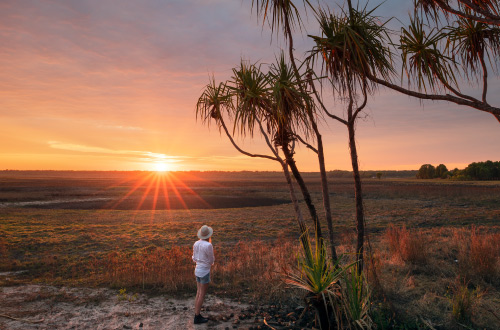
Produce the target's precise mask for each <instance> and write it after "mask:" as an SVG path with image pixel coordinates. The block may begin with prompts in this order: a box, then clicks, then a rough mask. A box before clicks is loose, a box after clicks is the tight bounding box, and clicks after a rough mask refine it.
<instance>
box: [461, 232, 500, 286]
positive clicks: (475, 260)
mask: <svg viewBox="0 0 500 330" xmlns="http://www.w3.org/2000/svg"><path fill="white" fill-rule="evenodd" d="M485 231H486V230H485V228H482V229H481V228H477V227H475V226H472V228H471V229H470V230H469V229H467V230H464V229H457V230H455V233H454V241H455V245H456V249H457V250H458V264H459V269H460V273H461V274H462V275H463V276H465V277H468V278H472V279H483V280H487V281H493V280H498V276H499V275H500V274H499V273H500V272H499V259H500V233H488V232H485Z"/></svg>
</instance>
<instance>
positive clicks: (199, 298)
mask: <svg viewBox="0 0 500 330" xmlns="http://www.w3.org/2000/svg"><path fill="white" fill-rule="evenodd" d="M207 289H208V283H206V284H201V283H198V291H197V293H196V302H195V306H194V313H195V315H199V314H200V312H201V306H202V305H203V300H204V299H205V294H206V293H207Z"/></svg>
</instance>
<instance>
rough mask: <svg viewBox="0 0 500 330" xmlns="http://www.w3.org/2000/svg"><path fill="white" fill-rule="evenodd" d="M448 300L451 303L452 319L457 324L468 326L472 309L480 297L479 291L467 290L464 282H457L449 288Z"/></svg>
mask: <svg viewBox="0 0 500 330" xmlns="http://www.w3.org/2000/svg"><path fill="white" fill-rule="evenodd" d="M450 291H451V292H449V293H448V299H449V300H450V303H451V308H452V310H451V314H452V316H453V319H455V321H457V322H459V323H465V324H470V323H471V321H472V316H473V308H474V306H475V305H476V304H477V303H478V302H479V300H480V299H481V297H482V293H481V291H480V290H479V289H478V288H476V289H469V286H468V283H466V282H465V281H457V282H456V283H455V284H453V285H452V286H451V288H450Z"/></svg>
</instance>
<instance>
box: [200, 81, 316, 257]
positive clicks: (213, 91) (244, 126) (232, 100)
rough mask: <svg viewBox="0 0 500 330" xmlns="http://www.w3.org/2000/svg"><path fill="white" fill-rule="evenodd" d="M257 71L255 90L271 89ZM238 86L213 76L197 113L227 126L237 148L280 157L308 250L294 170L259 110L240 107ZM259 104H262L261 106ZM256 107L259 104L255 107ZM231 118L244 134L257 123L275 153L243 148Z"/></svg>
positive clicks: (207, 120) (208, 121)
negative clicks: (293, 174)
mask: <svg viewBox="0 0 500 330" xmlns="http://www.w3.org/2000/svg"><path fill="white" fill-rule="evenodd" d="M255 73H256V74H257V78H258V79H257V80H258V81H257V82H258V83H257V84H256V85H254V86H253V87H254V91H257V90H259V89H262V90H267V88H266V87H264V86H265V82H263V81H261V80H260V79H262V78H264V80H265V77H262V76H261V75H260V74H259V73H258V72H255ZM233 91H234V87H231V88H230V87H228V85H227V84H224V83H219V84H218V85H217V84H216V83H215V80H214V79H213V78H212V79H211V81H210V83H209V84H207V85H206V86H205V88H204V90H203V93H202V95H201V96H200V97H199V98H198V102H197V104H196V117H197V118H199V119H200V120H201V121H202V123H203V124H205V125H207V126H210V124H211V123H212V122H213V123H215V125H216V126H217V128H218V129H219V131H221V130H224V133H225V134H226V136H227V137H228V138H229V140H230V141H231V144H232V145H233V146H234V148H235V149H236V150H238V151H239V152H240V153H242V154H244V155H246V156H249V157H257V158H265V159H269V160H273V161H277V162H278V163H280V165H281V167H282V169H283V174H284V175H285V179H286V182H287V185H288V188H289V191H290V198H291V201H292V204H293V207H294V211H295V215H296V218H297V222H298V226H299V230H300V234H301V243H302V246H303V248H304V251H310V246H309V241H308V240H307V239H306V235H307V226H306V224H305V222H304V217H303V215H302V211H301V209H300V205H299V202H298V199H297V197H296V193H295V189H294V186H293V182H292V178H291V176H290V172H289V170H288V165H287V163H286V161H285V160H283V159H282V157H281V156H280V155H279V153H278V150H277V148H276V147H275V146H273V145H272V143H271V140H270V139H269V137H268V135H267V133H266V131H265V129H264V127H263V125H262V122H261V119H260V118H259V117H258V116H257V115H258V112H253V113H252V108H251V107H249V108H248V110H249V111H248V112H247V113H244V112H242V111H241V109H240V111H237V107H238V105H241V104H238V103H237V101H236V100H237V99H239V98H241V97H242V95H235V94H234V93H233ZM254 101H255V102H261V101H262V102H261V103H260V104H261V105H264V106H265V104H264V103H265V102H266V101H264V99H261V100H259V99H258V98H255V99H254ZM257 108H258V107H257ZM254 109H255V107H254ZM225 117H226V118H228V119H229V120H233V121H234V124H235V125H236V124H238V125H240V126H239V127H238V130H239V132H240V133H242V134H243V135H246V134H250V135H253V133H254V128H255V125H257V126H258V128H259V131H260V133H261V134H262V136H263V137H264V139H265V141H266V144H267V146H268V147H269V149H270V150H271V153H272V156H271V155H264V154H255V153H250V152H247V151H245V150H243V149H242V148H241V147H240V146H239V145H238V144H237V143H236V141H235V139H234V138H233V136H234V131H235V129H233V130H232V132H231V131H230V130H229V129H228V128H227V126H226V123H225V120H224V118H225Z"/></svg>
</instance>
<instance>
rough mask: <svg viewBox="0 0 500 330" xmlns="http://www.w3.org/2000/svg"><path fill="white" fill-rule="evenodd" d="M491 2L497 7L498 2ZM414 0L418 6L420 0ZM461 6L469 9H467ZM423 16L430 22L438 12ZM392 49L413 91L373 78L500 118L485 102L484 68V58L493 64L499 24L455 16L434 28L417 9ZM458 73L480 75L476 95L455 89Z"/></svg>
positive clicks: (497, 51) (388, 81)
mask: <svg viewBox="0 0 500 330" xmlns="http://www.w3.org/2000/svg"><path fill="white" fill-rule="evenodd" d="M431 2H432V1H431ZM464 2H465V1H464ZM492 3H493V2H492ZM495 3H496V5H497V6H498V2H496V1H495ZM417 5H419V6H423V2H422V1H420V2H418V3H417ZM425 8H430V7H425ZM464 11H465V12H470V11H469V10H467V9H464ZM455 17H456V16H455ZM428 20H429V21H430V22H431V23H434V25H435V26H437V25H438V24H439V16H437V14H436V15H429V16H428ZM450 21H451V20H450ZM397 48H398V49H399V51H400V52H401V59H402V61H403V71H402V75H406V78H407V79H408V82H409V83H410V84H411V83H414V84H415V85H416V90H415V89H412V88H410V86H409V87H408V88H404V87H403V86H400V85H397V84H394V83H393V82H392V81H391V79H384V78H380V77H374V76H371V75H370V76H369V78H370V79H371V80H372V81H374V82H376V83H378V84H380V85H383V86H386V87H389V88H391V89H394V90H396V91H398V92H401V93H403V94H406V95H409V96H413V97H416V98H419V99H424V100H433V101H448V102H452V103H455V104H458V105H465V106H468V107H470V108H474V109H477V110H480V111H484V112H488V113H491V114H492V115H493V116H494V117H495V118H496V119H497V120H498V121H499V122H500V108H499V107H496V106H492V105H490V104H489V103H488V101H487V91H488V70H487V67H486V61H485V59H486V58H489V59H490V64H491V66H492V67H493V68H495V67H496V65H497V63H498V62H497V61H496V60H495V58H497V57H498V56H499V55H500V28H499V27H498V26H497V25H494V24H493V25H492V24H487V23H485V22H481V21H476V20H473V19H470V18H462V17H461V16H458V19H457V20H456V21H454V22H453V23H452V25H451V26H445V27H444V28H442V29H439V30H437V29H436V28H431V27H429V26H427V25H426V24H424V22H423V20H422V19H421V18H420V17H419V12H418V11H415V13H414V17H412V18H411V20H410V25H409V27H408V28H402V29H401V36H400V40H399V45H397ZM457 73H460V74H461V76H462V77H465V78H470V76H471V75H472V76H475V77H478V78H482V79H479V80H480V81H482V96H481V98H476V97H473V96H471V95H466V94H464V93H462V92H461V91H460V89H459V88H458V84H457V79H456V74H457ZM468 80H469V79H468ZM469 81H470V80H469ZM427 87H429V90H428V89H427Z"/></svg>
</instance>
